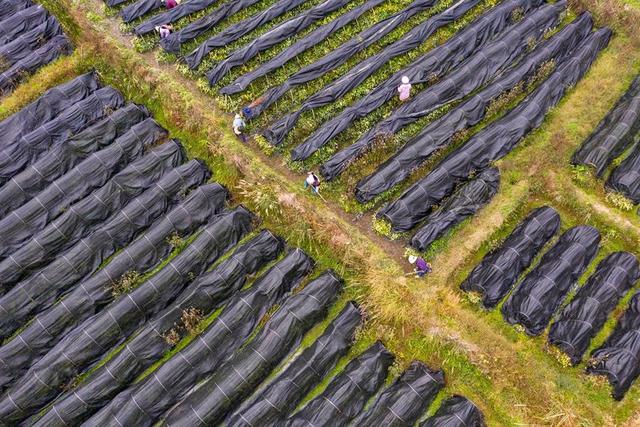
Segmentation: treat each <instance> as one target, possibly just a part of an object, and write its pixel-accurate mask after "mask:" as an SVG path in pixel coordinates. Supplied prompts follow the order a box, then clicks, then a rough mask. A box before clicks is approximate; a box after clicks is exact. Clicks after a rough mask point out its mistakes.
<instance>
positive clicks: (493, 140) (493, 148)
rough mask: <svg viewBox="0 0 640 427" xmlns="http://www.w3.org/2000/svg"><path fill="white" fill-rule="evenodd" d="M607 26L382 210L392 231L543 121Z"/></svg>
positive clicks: (605, 37)
mask: <svg viewBox="0 0 640 427" xmlns="http://www.w3.org/2000/svg"><path fill="white" fill-rule="evenodd" d="M610 37H611V30H610V29H608V28H603V29H601V30H598V31H596V32H595V33H592V34H591V35H589V36H588V37H586V38H585V39H584V40H583V41H582V43H581V44H580V45H579V47H578V48H576V50H575V52H574V53H573V54H572V56H571V58H569V59H567V61H566V62H565V63H563V64H562V65H561V66H560V67H558V68H556V69H555V71H554V72H553V73H552V74H551V75H550V76H549V77H548V78H547V79H546V80H545V81H544V82H543V83H542V84H541V85H540V86H538V88H537V89H535V90H534V91H533V92H532V93H531V94H530V95H529V96H527V97H526V98H525V99H524V100H523V101H522V102H521V103H520V104H519V105H518V106H517V107H515V108H514V109H512V110H511V111H510V112H508V113H507V114H506V115H505V116H504V117H502V118H501V119H500V120H497V121H495V122H493V123H492V124H490V125H488V126H487V127H486V128H484V129H483V130H481V131H480V132H478V133H477V134H476V135H474V136H473V137H472V138H471V139H470V140H468V141H467V142H466V143H465V144H464V145H462V146H461V147H460V148H458V149H456V150H455V151H453V152H452V153H451V154H450V155H449V156H447V157H446V158H445V159H444V160H443V161H441V162H440V163H439V164H438V165H437V166H436V167H435V168H433V169H432V171H431V172H430V173H429V174H428V175H427V176H426V177H424V178H422V179H421V180H419V181H418V182H416V183H415V184H414V185H412V186H411V187H409V188H408V189H407V190H406V191H405V192H404V193H403V194H402V195H401V196H400V197H399V198H398V199H397V200H395V201H393V202H392V203H390V204H389V205H387V206H386V207H384V208H383V209H382V210H381V211H380V212H379V216H382V217H384V218H386V219H387V220H388V221H390V222H391V226H392V230H393V231H395V232H399V231H400V232H402V231H408V230H410V229H412V228H413V227H415V226H416V225H417V224H418V223H419V222H420V221H421V220H422V219H424V217H426V216H427V215H428V214H429V212H430V211H431V209H432V208H433V206H434V205H436V204H438V203H439V202H440V201H441V200H442V199H444V198H445V197H446V196H448V195H449V194H451V192H452V191H453V189H454V188H455V186H456V184H458V183H459V182H462V181H464V180H466V179H467V178H468V177H469V175H470V174H471V172H472V171H474V170H481V169H484V168H486V167H488V166H489V165H490V164H491V163H492V162H493V161H495V160H498V159H500V158H502V157H504V156H506V155H507V154H508V153H509V152H510V151H511V150H512V149H513V148H514V147H515V146H516V145H517V144H518V142H520V141H521V140H522V138H523V137H525V136H526V135H527V134H528V133H529V132H531V131H532V130H534V129H536V128H537V127H538V126H540V125H541V124H542V121H543V120H544V118H545V117H546V115H547V112H548V111H549V110H550V109H551V108H552V107H554V106H555V105H557V104H558V102H559V101H560V99H562V97H563V95H564V93H565V92H566V91H567V90H568V89H569V88H570V87H572V86H574V85H575V84H576V83H577V82H578V81H579V80H580V79H581V78H582V76H583V75H584V74H585V73H586V72H587V70H588V69H589V67H590V66H591V64H592V63H593V61H594V60H595V58H596V57H597V55H598V53H599V52H600V51H601V50H602V49H604V48H605V47H606V46H607V44H608V43H609V39H610Z"/></svg>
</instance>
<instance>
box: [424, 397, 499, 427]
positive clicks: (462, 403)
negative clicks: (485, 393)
mask: <svg viewBox="0 0 640 427" xmlns="http://www.w3.org/2000/svg"><path fill="white" fill-rule="evenodd" d="M485 425H486V424H485V422H484V417H483V416H482V412H480V409H478V407H477V406H476V405H474V404H473V402H472V401H470V400H469V399H467V398H466V397H463V396H458V395H454V396H452V397H450V398H448V399H447V400H445V401H444V402H442V405H441V406H440V408H438V410H437V411H436V413H435V414H433V416H432V417H429V418H427V419H426V420H425V421H424V422H423V423H421V424H420V427H484V426H485Z"/></svg>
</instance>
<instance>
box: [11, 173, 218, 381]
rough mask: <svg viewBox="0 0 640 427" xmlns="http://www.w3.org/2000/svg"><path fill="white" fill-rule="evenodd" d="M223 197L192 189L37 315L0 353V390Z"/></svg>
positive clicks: (212, 189)
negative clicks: (172, 238) (90, 273)
mask: <svg viewBox="0 0 640 427" xmlns="http://www.w3.org/2000/svg"><path fill="white" fill-rule="evenodd" d="M227 196H228V192H227V190H226V189H225V188H224V187H222V186H220V185H219V184H206V185H203V186H201V187H198V188H197V189H196V190H194V191H192V192H191V193H190V194H189V196H187V198H186V199H185V200H184V202H182V203H180V204H179V205H177V206H176V207H175V208H173V209H172V210H171V211H170V212H169V213H167V214H166V215H165V216H163V217H162V218H161V219H160V220H159V221H158V222H157V223H156V224H154V225H153V226H152V227H151V228H149V230H147V231H146V232H145V233H144V234H142V235H141V236H140V237H138V238H137V239H136V240H135V241H134V242H132V243H131V244H130V245H128V246H127V247H125V248H124V249H123V250H122V251H121V252H119V253H118V254H116V255H115V256H114V257H113V259H111V260H110V261H109V262H108V263H107V264H106V265H105V266H104V267H102V268H101V269H100V270H98V272H97V273H96V274H94V275H93V276H91V278H89V279H87V280H83V281H81V282H80V283H79V284H78V286H77V287H76V288H75V289H74V290H73V291H71V292H70V293H69V295H67V296H66V297H64V298H62V299H61V300H59V301H56V303H55V304H54V305H53V306H52V307H51V308H49V309H48V310H45V311H43V312H42V313H40V314H39V315H38V316H37V317H36V319H34V321H32V322H30V323H29V324H28V325H27V326H26V327H25V329H23V330H22V331H20V333H19V334H18V335H17V336H15V337H13V338H12V339H11V340H10V341H9V342H7V343H5V344H4V345H3V346H2V347H0V388H1V389H5V388H6V387H7V386H8V385H10V384H11V383H13V382H14V381H15V380H17V379H18V378H20V377H21V376H22V375H23V374H24V373H25V372H26V370H27V369H28V368H29V367H30V366H31V365H32V364H33V363H35V362H37V361H38V360H39V359H40V358H41V357H42V356H44V355H45V354H46V353H47V352H48V351H49V349H51V348H52V347H53V346H54V345H55V344H56V343H57V342H58V341H60V340H61V339H62V338H64V337H65V336H66V334H67V333H68V332H69V331H71V330H72V329H74V328H75V327H77V326H78V325H79V324H80V323H82V322H83V321H84V320H86V319H87V318H89V317H91V316H93V315H94V314H96V313H98V312H100V311H101V310H102V309H103V308H104V307H105V306H107V305H108V304H109V303H110V302H111V301H113V298H114V295H113V293H112V287H113V284H114V283H115V282H117V281H119V280H120V279H121V278H122V277H123V276H124V275H126V274H127V273H130V272H137V273H138V274H145V273H148V272H149V271H150V270H152V269H153V268H154V267H156V266H157V265H158V264H159V263H160V262H161V261H162V260H163V259H165V258H166V257H167V256H168V255H169V253H170V252H171V249H172V245H171V243H170V242H169V238H170V237H171V236H172V235H178V236H180V237H186V236H188V235H189V234H191V233H193V232H195V231H196V230H197V229H198V228H199V227H200V226H202V225H204V224H205V223H206V222H207V221H209V219H210V218H211V217H212V216H214V215H216V214H218V213H219V212H220V211H221V210H222V208H223V207H224V202H225V199H226V198H227Z"/></svg>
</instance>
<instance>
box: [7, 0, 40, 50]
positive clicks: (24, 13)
mask: <svg viewBox="0 0 640 427" xmlns="http://www.w3.org/2000/svg"><path fill="white" fill-rule="evenodd" d="M1 9H4V8H1ZM48 17H49V13H48V12H47V9H45V8H44V7H42V6H40V5H33V6H29V7H26V8H23V9H21V10H16V11H14V12H13V13H11V14H10V15H6V16H5V17H4V18H2V21H0V45H5V44H7V43H10V42H11V41H13V40H15V39H16V38H17V37H19V36H20V34H22V33H25V32H27V31H29V30H32V29H34V28H35V27H37V26H38V25H40V24H42V23H44V22H46V20H47V18H48Z"/></svg>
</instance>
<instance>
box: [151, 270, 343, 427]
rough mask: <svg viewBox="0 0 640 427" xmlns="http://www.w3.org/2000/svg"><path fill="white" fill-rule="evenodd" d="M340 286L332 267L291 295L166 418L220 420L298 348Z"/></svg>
mask: <svg viewBox="0 0 640 427" xmlns="http://www.w3.org/2000/svg"><path fill="white" fill-rule="evenodd" d="M341 288H342V280H341V279H340V278H338V277H337V276H336V275H335V273H334V272H332V271H328V272H326V273H324V274H322V275H321V276H319V277H318V278H317V279H315V280H314V281H312V282H310V283H309V284H308V285H307V286H305V288H304V289H303V290H302V291H300V292H298V293H297V294H295V295H293V296H291V297H289V298H287V300H285V302H284V303H283V304H282V305H281V306H280V309H279V310H278V311H277V312H276V313H275V314H274V315H273V316H272V317H271V318H270V319H269V320H268V321H267V323H266V324H265V325H264V327H263V328H262V329H261V330H260V332H259V333H258V335H257V336H256V337H255V338H254V339H253V340H252V341H251V342H250V343H248V344H247V345H246V346H244V347H243V348H242V349H240V350H239V351H238V352H236V353H235V354H234V356H233V357H232V358H231V359H230V360H229V361H228V362H227V363H225V364H224V365H222V366H221V367H220V368H218V369H217V370H216V371H215V372H214V374H213V376H210V377H209V378H207V379H206V380H205V381H203V382H201V383H200V385H199V386H198V388H196V389H195V390H193V392H192V393H190V394H188V395H187V396H186V397H185V398H184V399H183V400H182V401H181V402H180V403H178V404H177V405H176V406H174V408H173V409H171V410H170V411H169V412H168V413H167V414H166V415H165V416H164V418H163V421H164V422H165V423H167V424H169V425H179V426H195V425H209V424H214V423H216V422H219V421H222V420H223V419H224V417H226V416H227V415H228V414H229V413H231V412H232V411H233V410H235V409H236V408H237V406H238V405H239V404H240V403H241V402H242V400H244V399H245V398H246V397H248V395H249V394H250V393H252V392H253V391H254V390H255V388H256V387H257V386H258V385H259V384H260V383H261V382H262V381H264V380H265V379H266V378H267V376H268V375H269V374H270V373H271V371H273V369H275V367H276V366H277V365H278V364H279V363H280V361H282V359H284V358H285V357H286V356H287V355H288V354H290V353H291V352H292V351H294V350H295V349H296V348H297V347H298V345H299V344H300V341H301V340H302V337H303V336H304V334H305V333H306V332H307V331H308V330H309V329H311V328H312V327H313V326H314V325H315V324H316V323H317V322H318V321H319V320H320V319H322V318H323V317H324V316H325V315H326V313H327V310H328V309H329V307H330V306H331V304H333V302H334V301H335V299H336V298H337V295H338V292H339V291H340V290H341ZM180 363H183V362H182V361H181V362H180ZM191 385H192V386H193V385H195V384H191Z"/></svg>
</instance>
